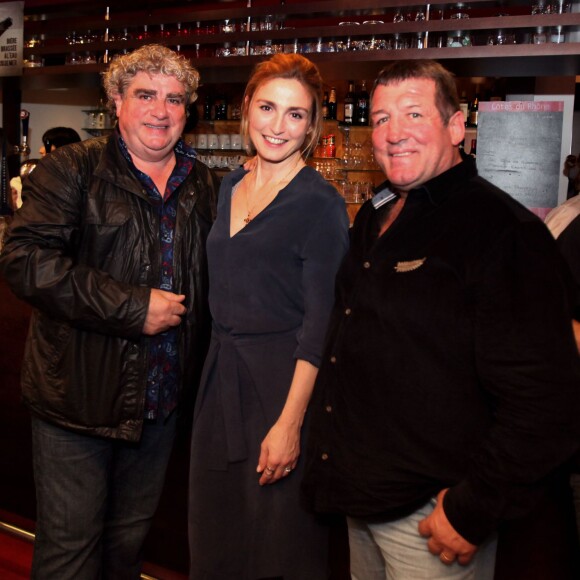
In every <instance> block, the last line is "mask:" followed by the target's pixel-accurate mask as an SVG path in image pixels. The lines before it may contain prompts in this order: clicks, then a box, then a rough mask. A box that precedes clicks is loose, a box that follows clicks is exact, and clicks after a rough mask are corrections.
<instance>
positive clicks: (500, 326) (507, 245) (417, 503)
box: [303, 61, 580, 580]
mask: <svg viewBox="0 0 580 580" xmlns="http://www.w3.org/2000/svg"><path fill="white" fill-rule="evenodd" d="M371 121H372V126H373V147H374V151H375V158H376V160H377V162H378V163H379V165H380V166H381V168H382V169H383V171H384V172H385V174H386V175H387V176H388V178H389V181H388V182H386V183H385V184H384V186H383V187H382V189H381V190H380V191H379V192H378V193H377V195H375V197H374V198H373V199H372V200H371V201H369V202H367V203H366V204H365V205H364V206H363V208H362V209H361V210H360V212H359V214H358V215H357V218H356V220H355V223H354V227H353V230H352V238H351V249H350V252H349V253H348V254H347V256H346V258H345V260H344V262H343V264H342V267H341V269H340V271H339V274H338V277H337V290H336V296H337V299H336V304H335V308H334V311H333V315H332V318H331V323H330V328H329V333H328V340H327V346H326V353H325V356H324V358H323V362H322V365H321V368H320V373H319V377H318V381H317V386H316V388H315V393H314V398H313V401H312V404H311V408H312V413H313V417H312V423H313V424H312V431H311V436H310V441H309V447H308V452H307V462H308V464H307V468H306V476H305V479H304V483H303V491H304V495H305V498H306V500H307V501H308V503H309V504H310V505H311V507H312V508H313V509H315V510H316V511H319V512H323V513H324V512H335V513H336V512H338V513H343V514H346V515H347V516H348V524H349V537H350V546H351V574H352V577H353V579H354V580H363V579H364V580H369V579H372V580H374V579H375V578H376V579H378V578H381V579H384V578H385V577H386V574H387V571H388V573H389V578H391V577H392V578H416V577H421V578H435V577H437V578H472V577H474V576H473V575H474V574H475V575H477V577H478V578H493V568H494V558H495V530H496V529H497V526H498V524H499V522H500V521H502V520H505V519H509V518H514V517H517V516H519V515H522V514H525V513H527V512H529V511H530V510H531V509H532V508H533V506H534V504H535V502H536V500H537V499H538V497H539V496H540V494H541V493H542V490H543V488H544V486H545V484H546V483H547V481H548V480H549V478H550V476H551V475H552V474H553V473H554V472H555V471H556V470H557V468H558V467H559V466H560V465H561V464H562V463H563V462H564V461H565V460H566V459H567V458H568V457H570V456H571V455H572V454H573V453H574V451H575V449H577V448H578V446H579V445H580V432H579V431H580V423H579V422H578V416H579V412H580V398H579V392H580V389H578V385H579V384H580V362H579V360H580V359H579V358H578V354H577V352H576V348H575V343H574V337H573V332H572V327H571V318H572V301H573V299H572V296H571V292H570V290H569V289H568V284H567V279H566V277H565V275H564V273H563V269H562V268H561V266H562V263H561V258H560V257H559V255H558V249H557V247H556V245H555V243H554V240H553V239H552V238H551V236H550V234H549V232H548V231H547V230H546V228H545V226H544V225H543V224H542V223H541V221H540V220H539V219H537V218H536V217H535V216H534V215H533V214H532V213H531V212H529V211H528V210H526V209H525V208H524V207H523V206H521V205H520V204H519V203H518V202H516V201H515V200H514V199H512V198H511V197H510V196H509V195H507V194H506V193H505V192H503V191H501V190H499V189H498V188H496V187H494V186H493V185H492V184H491V183H489V182H487V181H485V180H484V179H482V178H481V177H479V176H478V175H477V169H476V166H475V161H474V160H473V159H472V158H467V157H463V156H462V155H461V153H460V150H459V144H460V143H461V141H462V140H463V137H464V131H465V129H464V122H463V117H462V114H461V112H460V109H459V102H458V99H457V93H456V89H455V82H454V79H453V77H452V75H451V74H450V73H448V71H446V70H445V69H444V68H443V67H441V66H440V65H439V64H437V63H435V62H432V61H411V62H402V61H396V62H393V63H392V64H390V65H389V66H387V67H386V68H385V69H383V71H382V72H381V73H380V75H379V77H378V79H377V81H376V82H375V87H374V89H373V94H372V97H371ZM432 555H434V556H436V557H433V556H432ZM457 563H459V564H461V566H458V565H457Z"/></svg>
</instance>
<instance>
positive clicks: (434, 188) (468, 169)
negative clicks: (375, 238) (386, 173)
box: [373, 152, 477, 209]
mask: <svg viewBox="0 0 580 580" xmlns="http://www.w3.org/2000/svg"><path fill="white" fill-rule="evenodd" d="M476 176H477V167H476V165H475V159H474V158H473V157H472V156H471V155H467V154H465V153H463V152H462V153H461V163H458V164H457V165H454V166H453V167H451V168H450V169H448V170H447V171H444V172H443V173H441V174H439V175H437V176H436V177H434V178H433V179H430V180H429V181H426V182H425V183H423V184H422V185H420V186H419V187H416V188H414V189H412V190H411V191H409V196H412V197H413V198H418V197H427V198H428V199H429V200H430V201H431V203H433V205H438V204H439V203H440V202H441V201H443V199H444V198H446V197H447V196H448V195H451V194H453V193H455V192H456V190H458V189H460V188H461V187H462V185H463V184H464V183H465V182H466V181H468V180H469V179H472V178H473V177H476ZM390 187H391V184H390V182H389V181H388V180H386V181H384V182H383V183H381V184H380V185H378V186H377V187H375V188H374V192H375V197H377V198H378V200H377V202H376V203H375V202H374V199H375V197H373V206H374V207H375V209H378V207H380V206H381V205H383V203H387V202H388V201H391V199H394V197H392V196H391V194H392V195H395V196H396V195H397V194H394V193H393V192H392V191H391V190H390ZM381 202H382V203H381Z"/></svg>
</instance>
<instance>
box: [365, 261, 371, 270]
mask: <svg viewBox="0 0 580 580" xmlns="http://www.w3.org/2000/svg"><path fill="white" fill-rule="evenodd" d="M370 267H371V263H370V262H363V268H365V269H366V270H368V269H369V268H370Z"/></svg>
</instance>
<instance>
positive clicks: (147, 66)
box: [103, 44, 199, 117]
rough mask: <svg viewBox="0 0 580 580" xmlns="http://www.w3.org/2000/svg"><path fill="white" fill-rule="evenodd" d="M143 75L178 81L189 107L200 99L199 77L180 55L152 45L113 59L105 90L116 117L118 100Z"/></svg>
mask: <svg viewBox="0 0 580 580" xmlns="http://www.w3.org/2000/svg"><path fill="white" fill-rule="evenodd" d="M140 72H145V73H148V74H162V75H168V76H173V77H175V78H176V79H177V80H178V81H179V82H181V83H182V84H183V88H184V89H185V107H186V108H187V106H188V105H190V104H191V103H193V102H194V101H195V100H196V99H197V92H196V90H197V87H198V85H199V73H198V72H197V70H196V69H195V68H193V66H191V63H190V62H189V61H188V60H187V59H186V58H185V57H184V56H183V55H180V54H177V53H176V52H174V51H173V50H171V49H169V48H167V47H166V46H161V45H160V44H148V45H145V46H142V47H140V48H138V49H137V50H134V51H133V52H130V53H128V54H123V55H118V56H116V57H115V58H113V60H112V62H111V64H110V65H109V68H108V70H107V71H105V72H104V73H103V87H104V89H105V93H106V95H107V100H108V103H107V105H108V107H109V110H110V111H111V113H112V115H113V117H115V116H116V109H115V101H114V99H115V96H117V95H123V94H124V93H125V91H126V90H127V87H128V86H129V85H130V84H131V81H132V80H133V78H134V77H135V75H137V74H138V73H140Z"/></svg>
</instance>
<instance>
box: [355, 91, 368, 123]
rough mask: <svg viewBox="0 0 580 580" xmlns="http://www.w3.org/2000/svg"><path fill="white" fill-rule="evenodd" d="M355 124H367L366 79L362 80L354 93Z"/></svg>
mask: <svg viewBox="0 0 580 580" xmlns="http://www.w3.org/2000/svg"><path fill="white" fill-rule="evenodd" d="M354 124H355V125H368V124H369V93H368V91H367V84H366V81H362V83H361V87H360V91H359V92H358V93H357V95H356V112H355V122H354Z"/></svg>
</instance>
